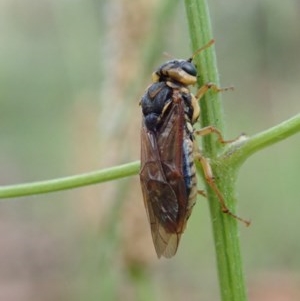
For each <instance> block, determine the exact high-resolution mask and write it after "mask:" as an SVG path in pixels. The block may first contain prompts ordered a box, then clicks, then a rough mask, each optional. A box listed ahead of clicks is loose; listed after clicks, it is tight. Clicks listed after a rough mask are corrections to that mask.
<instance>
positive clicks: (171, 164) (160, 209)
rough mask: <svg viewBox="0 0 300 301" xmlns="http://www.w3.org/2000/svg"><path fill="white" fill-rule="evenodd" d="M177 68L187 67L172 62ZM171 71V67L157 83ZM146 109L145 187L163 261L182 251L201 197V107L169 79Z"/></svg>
mask: <svg viewBox="0 0 300 301" xmlns="http://www.w3.org/2000/svg"><path fill="white" fill-rule="evenodd" d="M177 62H178V63H179V64H182V63H183V62H185V63H186V62H187V61H171V63H175V64H176V63H177ZM188 64H191V63H188ZM171 65H172V64H171ZM164 67H165V69H164ZM192 67H193V66H192ZM193 68H194V67H193ZM170 69H172V68H170V65H169V62H168V63H166V64H165V65H163V66H162V67H161V68H160V69H159V70H158V71H157V72H156V73H154V80H155V79H162V77H163V75H162V72H163V71H166V70H167V71H168V70H170ZM172 70H173V69H172ZM180 70H181V69H180ZM194 70H195V69H193V70H192V71H194ZM183 75H184V74H183ZM171 79H172V78H171ZM192 80H193V81H194V80H195V77H194V75H193V76H192ZM189 83H190V81H189ZM141 106H142V109H143V122H142V130H141V170H140V181H141V187H142V192H143V197H144V203H145V207H146V211H147V215H148V219H149V223H150V227H151V233H152V238H153V242H154V246H155V250H156V253H157V256H158V257H161V256H164V257H167V258H169V257H172V256H174V255H175V253H176V251H177V247H178V244H179V241H180V237H181V234H182V233H183V231H184V229H185V227H186V223H187V220H188V218H189V216H190V214H191V211H192V208H193V206H194V204H195V200H196V195H197V186H196V174H195V165H194V158H193V148H194V136H193V128H192V124H193V123H194V122H195V121H196V119H197V117H198V115H199V107H198V103H197V101H195V97H194V96H193V95H192V94H191V93H190V91H189V90H188V88H187V84H182V83H180V82H178V81H174V80H173V81H172V80H170V77H168V76H166V78H163V80H160V81H159V80H158V81H156V82H154V83H153V84H152V85H151V86H150V87H149V88H148V89H147V91H146V93H145V95H144V96H143V98H142V100H141Z"/></svg>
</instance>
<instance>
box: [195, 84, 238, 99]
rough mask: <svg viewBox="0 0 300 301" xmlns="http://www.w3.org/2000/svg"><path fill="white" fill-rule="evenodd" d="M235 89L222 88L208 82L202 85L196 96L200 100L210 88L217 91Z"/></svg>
mask: <svg viewBox="0 0 300 301" xmlns="http://www.w3.org/2000/svg"><path fill="white" fill-rule="evenodd" d="M233 89H234V88H233V87H226V88H220V87H218V86H217V85H216V84H214V83H206V84H204V85H203V86H202V87H200V89H199V90H198V91H197V93H196V95H195V97H196V99H198V100H200V99H201V98H202V97H203V95H204V94H205V93H206V92H207V91H208V90H213V91H215V92H225V91H229V90H233Z"/></svg>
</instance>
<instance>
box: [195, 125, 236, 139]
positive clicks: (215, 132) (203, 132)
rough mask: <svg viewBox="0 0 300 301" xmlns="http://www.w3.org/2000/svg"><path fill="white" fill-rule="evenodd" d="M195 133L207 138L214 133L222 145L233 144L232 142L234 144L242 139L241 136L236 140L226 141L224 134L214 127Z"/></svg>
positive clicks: (210, 126) (207, 127)
mask: <svg viewBox="0 0 300 301" xmlns="http://www.w3.org/2000/svg"><path fill="white" fill-rule="evenodd" d="M194 133H195V134H196V135H199V136H205V135H209V134H212V133H214V134H216V135H217V136H218V140H219V141H220V143H231V142H234V141H236V140H238V139H239V138H240V136H239V137H237V138H235V139H232V140H224V139H223V136H222V133H221V132H220V131H219V130H218V129H217V128H215V127H214V126H212V125H209V126H206V127H204V128H202V129H200V130H197V131H195V132H194Z"/></svg>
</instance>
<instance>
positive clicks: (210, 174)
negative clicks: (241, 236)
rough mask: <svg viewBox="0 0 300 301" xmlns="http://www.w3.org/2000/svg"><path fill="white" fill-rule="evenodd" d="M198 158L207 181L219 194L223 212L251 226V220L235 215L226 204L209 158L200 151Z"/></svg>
mask: <svg viewBox="0 0 300 301" xmlns="http://www.w3.org/2000/svg"><path fill="white" fill-rule="evenodd" d="M196 158H197V159H198V160H199V161H200V163H201V165H202V169H203V173H204V177H205V180H206V182H207V183H208V185H209V186H210V187H211V189H212V190H213V191H214V192H215V193H216V195H217V197H218V199H219V202H220V205H221V209H222V212H224V213H226V214H228V215H230V216H232V217H233V218H235V219H237V220H239V221H241V222H243V223H244V224H245V225H246V226H249V225H250V221H247V220H244V219H242V218H240V217H239V216H237V215H235V214H234V213H232V212H231V211H230V210H229V208H228V207H227V206H226V204H225V200H224V198H223V195H222V193H221V192H220V190H219V189H218V187H217V185H216V183H215V181H214V176H213V172H212V169H211V166H210V164H209V162H208V160H207V159H206V158H205V157H203V156H202V155H201V154H200V153H197V154H196Z"/></svg>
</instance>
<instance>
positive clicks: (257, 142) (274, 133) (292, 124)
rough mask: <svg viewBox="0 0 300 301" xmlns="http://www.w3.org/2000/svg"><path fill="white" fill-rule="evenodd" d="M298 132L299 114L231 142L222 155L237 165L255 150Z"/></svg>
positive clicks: (228, 161)
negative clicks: (250, 135)
mask: <svg viewBox="0 0 300 301" xmlns="http://www.w3.org/2000/svg"><path fill="white" fill-rule="evenodd" d="M298 132H300V114H298V115H296V116H294V117H292V118H290V119H288V120H285V121H283V122H281V123H280V124H277V125H276V126H273V127H271V128H269V129H267V130H265V131H263V132H260V133H258V134H256V135H254V136H252V137H245V139H243V138H242V139H239V140H237V141H236V142H234V143H232V144H231V145H230V147H229V148H228V149H226V150H225V152H224V154H223V155H222V158H223V160H225V161H227V163H228V164H230V165H231V166H236V167H239V166H241V165H242V163H243V162H244V161H245V160H246V159H247V158H249V157H250V156H251V155H252V154H254V153H256V152H257V151H259V150H261V149H263V148H265V147H268V146H270V145H272V144H274V143H276V142H279V141H281V140H284V139H287V138H288V137H290V136H292V135H294V134H296V133H298Z"/></svg>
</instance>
